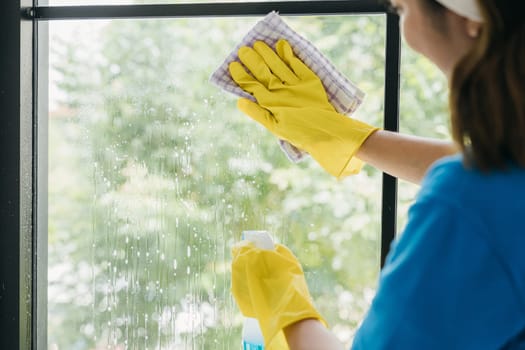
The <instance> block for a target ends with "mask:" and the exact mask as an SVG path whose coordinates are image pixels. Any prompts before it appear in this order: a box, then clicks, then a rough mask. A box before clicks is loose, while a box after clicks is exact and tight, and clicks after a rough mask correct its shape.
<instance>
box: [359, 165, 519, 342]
mask: <svg viewBox="0 0 525 350" xmlns="http://www.w3.org/2000/svg"><path fill="white" fill-rule="evenodd" d="M524 330H525V170H523V169H521V170H520V169H517V168H512V169H509V170H507V171H497V172H492V173H481V172H479V171H476V170H472V169H470V170H469V169H466V168H465V167H464V166H463V164H462V158H461V157H459V156H455V157H447V158H444V159H442V160H440V161H438V162H437V163H436V164H434V166H433V167H432V168H431V169H430V170H429V172H428V174H427V175H426V177H425V179H424V181H423V184H422V187H421V190H420V193H419V194H418V197H417V199H416V201H415V203H414V204H413V206H412V207H411V208H410V210H409V217H408V223H407V226H406V228H405V230H404V232H403V233H402V235H401V236H400V238H399V239H398V240H397V241H396V242H395V243H394V244H393V246H392V251H391V252H390V254H389V256H388V258H387V262H386V264H385V267H384V268H383V270H382V272H381V275H380V280H379V286H378V290H377V294H376V296H375V298H374V300H373V302H372V305H371V307H370V310H369V312H368V314H367V315H366V317H365V319H364V321H363V323H362V325H361V327H360V328H359V330H358V331H357V334H356V336H355V339H354V344H353V346H352V349H354V350H376V349H389V350H390V349H403V350H405V349H418V350H432V349H439V350H443V349H446V350H450V349H462V350H465V349H476V350H480V349H501V348H503V347H505V348H507V349H525V332H524ZM511 344H513V345H511Z"/></svg>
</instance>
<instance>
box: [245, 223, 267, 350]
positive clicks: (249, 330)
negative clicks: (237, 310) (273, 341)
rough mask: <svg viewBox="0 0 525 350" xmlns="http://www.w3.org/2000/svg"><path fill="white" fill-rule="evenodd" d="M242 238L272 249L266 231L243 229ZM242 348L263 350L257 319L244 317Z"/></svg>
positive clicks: (261, 247)
mask: <svg viewBox="0 0 525 350" xmlns="http://www.w3.org/2000/svg"><path fill="white" fill-rule="evenodd" d="M242 239H244V240H247V241H250V242H252V243H253V244H254V245H255V246H256V247H257V248H260V249H268V250H271V249H274V248H275V245H274V244H273V241H272V238H271V237H270V235H269V234H268V232H267V231H243V233H242ZM242 348H243V350H263V349H264V338H263V335H262V332H261V328H260V327H259V321H257V319H255V318H251V317H246V318H245V319H244V324H243V327H242Z"/></svg>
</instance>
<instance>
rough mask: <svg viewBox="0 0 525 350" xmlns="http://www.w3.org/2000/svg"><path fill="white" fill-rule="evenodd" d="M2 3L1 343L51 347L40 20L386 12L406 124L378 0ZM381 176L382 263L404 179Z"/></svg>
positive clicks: (390, 82) (397, 45)
mask: <svg viewBox="0 0 525 350" xmlns="http://www.w3.org/2000/svg"><path fill="white" fill-rule="evenodd" d="M0 8H1V10H2V11H0V33H1V34H0V37H1V38H2V39H1V40H2V41H1V45H2V55H1V56H0V106H1V108H2V109H1V111H2V115H1V117H0V193H1V200H0V225H1V226H0V227H1V230H0V232H1V234H0V261H1V265H0V329H1V330H2V336H1V340H0V348H1V349H37V347H38V348H40V349H42V348H44V349H45V348H46V347H47V334H46V333H47V329H46V319H47V309H46V299H47V294H46V293H45V290H46V289H47V276H46V273H45V271H43V269H39V268H38V266H40V265H42V263H44V264H45V262H46V254H47V253H46V252H47V241H46V240H42V239H40V240H37V232H38V226H37V225H38V224H40V225H42V226H45V225H47V212H46V211H45V209H44V210H42V209H39V210H40V212H39V211H38V210H37V209H38V208H45V207H46V205H45V204H44V205H37V204H38V203H45V201H47V197H46V195H45V193H47V176H45V175H42V174H38V169H39V168H40V169H47V165H46V163H45V162H46V160H45V159H41V158H42V157H40V158H39V157H37V154H38V150H39V149H41V148H43V147H47V143H46V138H45V137H40V139H39V135H42V130H45V129H46V127H47V124H46V121H45V120H43V118H39V109H40V111H44V109H45V101H44V103H43V104H42V103H41V104H40V105H39V104H38V103H37V102H38V99H37V97H38V92H39V91H43V90H42V81H39V79H38V77H39V75H38V66H39V64H41V62H40V60H42V58H39V57H38V44H39V35H38V34H39V26H38V23H39V22H48V21H55V20H65V19H68V20H83V19H115V18H162V17H164V18H176V17H206V16H209V17H225V16H231V17H235V16H262V15H265V14H267V13H268V12H270V11H273V10H275V11H278V12H279V13H280V14H282V15H297V16H300V15H336V14H338V15H343V14H348V15H351V14H385V15H386V45H385V57H386V59H385V90H384V91H385V95H384V125H383V128H384V129H385V130H390V131H398V130H399V74H400V55H401V39H400V31H399V23H398V17H397V16H396V15H394V14H391V13H389V12H388V11H387V9H386V8H385V6H384V5H382V4H381V3H380V1H379V0H331V1H314V0H311V1H293V0H292V1H271V2H262V1H261V2H235V3H227V2H224V3H196V4H186V3H185V4H157V5H154V4H152V5H100V6H98V5H97V6H90V5H89V6H87V5H86V6H37V0H9V1H5V2H3V3H2V5H0ZM42 30H43V29H42ZM44 34H45V33H44ZM43 37H45V35H43ZM44 73H45V72H44ZM42 76H44V77H45V75H40V77H42ZM39 84H40V89H39ZM39 103H40V102H39ZM40 114H41V113H40ZM39 130H40V132H39ZM37 175H38V176H37ZM382 181H383V182H382V213H381V258H380V259H381V261H380V266H381V267H382V266H383V265H384V262H385V258H386V255H387V254H388V250H389V247H390V244H391V242H392V241H393V239H394V237H395V233H396V217H397V179H396V178H394V177H392V176H390V175H388V174H383V179H382ZM39 194H43V195H39ZM37 262H38V264H37ZM37 297H38V298H39V299H38V300H37ZM39 301H42V302H39ZM38 342H41V343H40V344H38ZM42 343H43V344H42Z"/></svg>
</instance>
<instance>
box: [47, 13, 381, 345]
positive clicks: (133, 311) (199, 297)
mask: <svg viewBox="0 0 525 350" xmlns="http://www.w3.org/2000/svg"><path fill="white" fill-rule="evenodd" d="M285 19H286V21H287V22H288V23H289V24H290V25H292V26H293V27H294V28H295V29H296V30H298V31H299V32H301V33H302V34H304V35H305V36H306V37H308V38H309V39H311V40H312V41H313V42H314V43H315V44H316V45H317V46H318V47H319V48H320V49H321V50H322V51H323V52H325V53H326V54H327V55H328V56H329V57H330V58H331V59H332V60H333V61H334V63H335V64H336V66H337V67H339V68H340V69H341V70H342V71H343V72H344V73H345V74H346V75H347V76H348V77H350V78H351V79H352V80H353V81H355V82H356V83H358V85H359V86H360V87H361V88H362V89H363V90H365V91H366V92H367V98H366V103H365V105H364V106H363V107H362V108H360V110H359V111H358V112H357V114H356V117H357V118H360V119H362V120H364V121H367V122H369V123H372V124H375V125H382V113H383V111H382V100H383V80H384V31H385V21H384V16H327V17H289V18H285ZM253 24H254V19H253V18H249V19H240V18H218V19H210V18H203V19H176V20H164V19H163V20H113V21H79V22H78V21H77V22H68V21H60V22H51V23H50V25H49V32H50V34H49V37H50V43H49V50H50V60H49V61H50V63H49V82H50V83H49V101H48V102H49V150H48V152H49V154H48V157H49V217H48V220H49V224H48V240H49V243H48V260H49V261H48V275H49V277H48V278H49V282H48V348H49V349H79V350H80V349H108V348H110V349H128V348H129V349H190V348H191V349H194V348H200V349H236V348H238V346H239V345H240V327H241V323H242V317H241V315H240V313H239V312H238V310H237V308H236V306H235V304H234V301H233V299H232V297H231V294H230V260H231V258H230V247H231V245H232V244H233V243H234V242H235V241H237V240H239V238H240V234H241V232H242V231H243V230H246V229H266V230H268V231H270V232H272V233H274V235H275V236H274V237H275V239H276V240H277V241H279V242H282V243H284V244H286V245H288V246H289V247H290V248H291V249H292V250H293V251H294V252H295V253H296V255H297V256H298V258H299V259H300V261H301V262H302V263H303V265H304V268H305V271H306V277H307V280H308V282H309V285H310V289H311V292H312V294H313V296H314V298H315V300H316V304H317V306H318V307H319V309H320V310H321V313H322V314H323V315H324V316H325V317H326V318H327V319H328V321H329V323H330V324H331V325H332V327H333V329H334V330H335V332H336V333H337V334H338V335H339V337H340V338H341V339H342V340H344V341H345V342H347V343H349V342H350V341H351V338H352V336H353V332H354V330H355V329H356V327H357V325H358V322H359V321H360V320H361V318H362V316H363V313H364V312H365V311H366V309H367V307H368V304H369V302H370V299H371V297H372V296H373V294H374V289H375V285H376V281H377V276H378V270H379V243H378V242H379V232H380V229H379V228H380V193H381V174H380V173H378V172H376V171H375V170H373V169H371V168H369V167H367V168H365V170H364V171H363V172H362V173H361V174H359V175H357V176H354V177H350V178H347V179H345V180H344V181H337V180H335V179H334V178H332V177H330V176H329V175H327V174H326V173H324V172H323V171H322V170H321V169H320V167H319V166H318V165H317V164H316V163H315V162H314V161H312V160H307V161H304V162H301V163H299V164H292V163H290V162H289V161H288V160H287V158H286V157H285V155H284V154H283V153H282V152H281V150H280V148H279V146H278V144H277V142H276V140H275V138H273V137H272V136H271V135H270V134H269V133H268V132H266V131H265V130H263V129H262V128H261V127H259V126H258V125H255V123H254V122H252V121H251V120H249V118H247V117H246V116H244V115H242V114H241V113H240V112H238V111H237V110H236V108H235V98H234V97H232V96H230V95H228V94H226V93H223V92H221V91H219V90H218V89H217V88H216V87H214V86H212V85H210V83H208V78H209V75H210V74H211V72H212V71H213V70H214V69H215V68H216V67H217V66H218V65H219V64H220V63H221V62H222V60H223V59H224V57H226V55H227V54H228V53H229V52H230V50H231V49H232V48H233V47H234V46H235V45H236V43H237V42H238V41H239V40H240V38H241V37H242V36H243V35H244V34H245V33H246V32H247V31H248V29H249V28H250V27H251V26H252V25H253ZM42 154H43V152H42Z"/></svg>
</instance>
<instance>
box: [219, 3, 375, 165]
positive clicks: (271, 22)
mask: <svg viewBox="0 0 525 350" xmlns="http://www.w3.org/2000/svg"><path fill="white" fill-rule="evenodd" d="M279 39H286V40H288V42H289V43H290V45H291V46H292V48H293V50H294V53H295V55H296V56H297V57H299V58H300V59H301V61H303V62H304V63H305V64H306V65H307V66H308V67H309V68H310V69H311V70H312V71H313V72H314V73H315V74H317V76H319V78H320V79H321V81H322V83H323V85H324V88H325V90H326V93H327V95H328V100H329V101H330V103H331V104H332V105H333V106H334V108H335V109H336V110H337V111H338V112H339V113H341V114H345V115H350V114H352V113H353V112H354V111H355V110H356V109H357V108H358V107H359V106H360V105H361V103H362V101H363V98H364V96H365V94H364V92H363V91H361V90H360V89H359V88H358V87H357V86H355V85H354V84H353V83H352V82H351V81H350V80H348V79H347V78H346V77H345V76H344V75H343V74H341V73H340V72H339V71H338V70H337V69H336V68H335V67H334V65H333V64H332V63H331V62H330V61H329V60H328V58H326V57H325V56H324V55H323V54H322V53H321V52H320V51H319V50H318V49H317V48H316V47H315V46H314V45H313V44H312V43H311V42H309V41H308V40H306V39H305V38H303V37H302V36H300V35H299V34H297V33H296V32H295V31H294V30H293V29H291V28H290V27H289V26H288V25H287V24H286V23H285V22H284V21H283V20H282V19H281V17H279V15H278V14H277V13H276V12H270V13H269V14H268V15H266V17H264V18H263V19H262V20H260V21H259V22H258V23H257V24H256V25H255V26H254V27H253V28H252V29H251V30H250V31H249V32H248V33H247V34H246V35H245V36H244V38H243V39H242V40H241V42H240V43H239V45H237V46H236V47H235V48H234V49H233V51H232V52H231V53H230V55H229V56H228V57H227V58H226V59H225V60H224V62H223V63H222V64H221V65H220V66H219V68H217V70H216V71H215V72H213V74H212V75H211V77H210V82H212V83H213V84H215V85H217V86H218V87H220V88H221V89H223V90H225V91H227V92H230V93H232V94H234V95H236V96H241V97H246V98H249V99H251V100H252V101H255V98H254V97H253V96H252V95H250V94H249V93H247V92H244V91H243V90H242V89H241V88H240V87H239V86H238V85H237V84H236V83H235V82H234V81H233V80H232V78H231V76H230V73H229V71H228V65H229V64H230V63H231V62H233V61H239V57H238V56H237V51H238V50H239V48H240V47H242V46H253V43H254V42H255V41H258V40H260V41H264V42H265V43H266V44H268V45H269V46H270V47H275V43H276V42H277V41H278V40H279ZM279 145H280V146H281V148H282V150H283V151H284V153H285V154H286V155H287V156H288V158H289V159H290V160H291V161H293V162H298V161H300V160H302V159H304V158H305V156H306V155H307V153H306V152H304V151H302V150H300V149H298V148H296V147H295V146H293V145H291V144H290V143H288V142H286V141H284V140H279Z"/></svg>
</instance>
